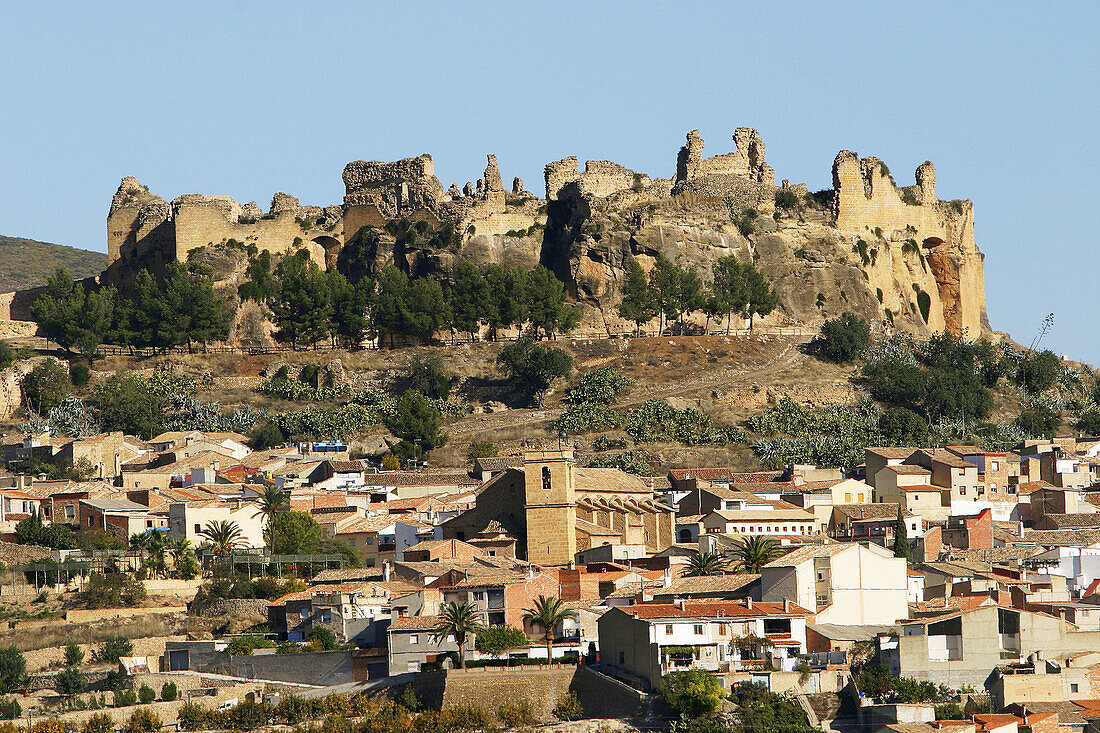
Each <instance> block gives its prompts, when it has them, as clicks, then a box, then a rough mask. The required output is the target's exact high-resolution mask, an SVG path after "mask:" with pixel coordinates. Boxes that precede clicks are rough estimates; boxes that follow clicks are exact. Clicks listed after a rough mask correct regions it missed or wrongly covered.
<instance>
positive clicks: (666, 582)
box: [661, 567, 672, 588]
mask: <svg viewBox="0 0 1100 733" xmlns="http://www.w3.org/2000/svg"><path fill="white" fill-rule="evenodd" d="M670 585H672V568H671V567H668V568H665V572H664V574H663V575H662V576H661V587H662V588H667V587H669V586H670Z"/></svg>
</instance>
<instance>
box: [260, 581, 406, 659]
mask: <svg viewBox="0 0 1100 733" xmlns="http://www.w3.org/2000/svg"><path fill="white" fill-rule="evenodd" d="M415 590H416V588H415V587H414V586H411V585H409V584H407V583H401V582H392V581H347V582H343V583H335V584H324V585H317V586H313V587H311V588H308V589H307V590H303V591H297V592H295V593H288V594H287V595H285V596H282V597H281V598H277V599H276V600H274V601H272V602H271V603H270V604H268V607H267V617H268V628H269V629H271V631H272V633H275V634H277V635H278V637H279V639H281V640H288V641H305V640H306V639H308V638H309V635H310V632H312V631H313V629H314V628H316V627H318V626H322V627H325V628H327V629H329V630H330V631H332V632H333V634H335V635H336V638H337V639H339V640H340V641H341V642H343V643H348V642H352V643H355V644H356V645H358V646H381V645H382V644H383V643H384V642H385V638H386V636H385V628H386V626H387V625H388V623H389V621H390V620H391V618H393V617H394V616H395V615H396V614H394V613H393V608H392V601H393V599H395V598H398V597H403V596H406V595H408V594H409V593H412V592H414V591H415Z"/></svg>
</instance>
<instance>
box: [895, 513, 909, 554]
mask: <svg viewBox="0 0 1100 733" xmlns="http://www.w3.org/2000/svg"><path fill="white" fill-rule="evenodd" d="M909 556H910V550H909V533H908V531H907V530H906V528H905V517H904V516H902V513H901V504H898V519H897V522H895V524H894V557H904V558H905V560H906V562H908V561H909Z"/></svg>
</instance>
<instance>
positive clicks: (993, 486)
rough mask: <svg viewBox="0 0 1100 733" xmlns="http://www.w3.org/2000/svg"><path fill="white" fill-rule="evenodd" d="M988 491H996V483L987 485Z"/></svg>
mask: <svg viewBox="0 0 1100 733" xmlns="http://www.w3.org/2000/svg"><path fill="white" fill-rule="evenodd" d="M989 490H990V491H996V490H997V482H996V481H994V482H992V483H990V484H989Z"/></svg>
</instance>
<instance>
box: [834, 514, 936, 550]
mask: <svg viewBox="0 0 1100 733" xmlns="http://www.w3.org/2000/svg"><path fill="white" fill-rule="evenodd" d="M897 519H898V505H897V504H838V505H836V506H834V507H833V511H832V516H830V518H829V530H828V531H829V536H830V537H832V538H833V539H835V540H841V541H846V542H848V541H855V542H860V541H867V542H874V543H875V544H877V545H881V546H883V547H888V548H891V549H893V547H894V532H895V530H896V529H897ZM902 519H903V520H904V521H905V532H906V536H907V537H908V539H909V540H910V541H912V540H913V539H915V538H918V537H920V536H921V535H922V534H923V533H924V520H923V519H921V518H920V517H919V516H917V515H916V514H913V513H912V512H902Z"/></svg>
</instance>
